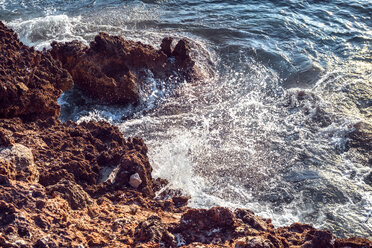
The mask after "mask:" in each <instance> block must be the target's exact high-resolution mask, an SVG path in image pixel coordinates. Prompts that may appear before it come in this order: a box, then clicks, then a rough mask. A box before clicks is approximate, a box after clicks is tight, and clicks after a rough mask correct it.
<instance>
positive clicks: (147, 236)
mask: <svg viewBox="0 0 372 248" xmlns="http://www.w3.org/2000/svg"><path fill="white" fill-rule="evenodd" d="M135 237H136V240H137V242H140V243H148V242H150V243H152V244H158V243H160V242H164V243H165V244H166V247H174V246H175V243H176V241H175V237H174V236H173V235H172V234H171V233H169V232H168V230H167V225H166V224H164V223H163V222H162V220H161V218H159V217H158V216H156V215H153V216H151V217H149V218H148V219H147V220H145V221H143V222H141V223H140V224H139V225H138V226H137V227H136V230H135Z"/></svg>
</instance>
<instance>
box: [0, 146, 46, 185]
mask: <svg viewBox="0 0 372 248" xmlns="http://www.w3.org/2000/svg"><path fill="white" fill-rule="evenodd" d="M0 160H4V162H2V164H6V163H9V164H10V165H13V166H14V167H15V168H14V170H15V173H16V178H17V179H18V180H30V181H31V182H37V181H38V180H39V171H38V169H37V166H36V165H35V162H34V156H33V154H32V151H31V149H29V148H28V147H26V146H24V145H21V144H14V145H12V146H8V147H1V146H0ZM10 170H11V169H10Z"/></svg>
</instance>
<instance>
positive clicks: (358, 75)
mask: <svg viewBox="0 0 372 248" xmlns="http://www.w3.org/2000/svg"><path fill="white" fill-rule="evenodd" d="M371 13H372V2H371V1H355V0H352V1H336V0H334V1H332V0H328V1H315V0H314V1H268V0H267V1H212V0H208V1H207V0H205V1H181V0H178V1H175V0H173V1H172V0H169V1H166V0H159V1H71V0H70V1H46V0H45V1H15V0H10V1H8V0H7V1H5V0H0V19H1V20H3V21H5V22H6V24H7V25H9V26H10V27H12V28H13V29H14V30H15V31H16V32H17V33H18V34H19V36H20V39H21V40H22V41H23V42H24V43H26V44H28V45H31V46H35V47H36V48H37V49H42V48H48V47H49V44H50V42H51V41H52V40H57V41H69V40H73V39H77V40H80V41H82V42H86V43H88V42H89V41H91V40H92V39H93V37H94V36H95V35H96V34H97V33H98V32H100V31H105V32H108V33H110V34H115V35H122V36H123V37H124V38H126V39H132V40H136V41H142V42H145V43H148V44H151V45H154V46H159V44H160V43H159V42H160V41H161V39H162V38H163V37H165V36H173V37H176V38H181V37H187V38H188V39H189V40H190V41H191V43H192V47H193V49H194V52H193V56H194V57H195V58H196V60H197V64H198V66H199V68H200V69H201V71H202V72H203V74H204V79H203V80H201V81H200V82H196V83H192V84H190V83H181V84H180V83H179V82H177V84H176V83H174V85H172V82H168V81H167V82H161V81H157V80H153V79H151V78H149V80H148V82H146V83H145V84H144V85H143V87H144V89H143V92H144V93H143V99H142V100H143V101H142V104H141V105H140V106H104V105H99V104H97V103H95V102H94V101H92V100H90V99H87V98H86V97H84V96H82V95H81V93H80V92H78V91H73V92H68V93H66V94H64V95H63V97H62V98H61V99H60V104H61V105H62V116H61V119H62V120H67V119H72V120H75V121H78V122H80V121H83V120H92V119H93V120H97V119H105V120H107V121H110V122H111V123H113V124H115V125H118V126H119V128H120V129H121V130H122V132H123V133H124V135H125V136H132V135H137V136H140V137H143V138H144V139H145V141H146V143H147V144H148V145H149V148H150V152H149V156H150V159H151V162H152V165H153V167H154V176H155V177H156V176H159V177H163V178H166V179H168V180H169V181H170V186H169V187H172V188H181V189H183V192H184V194H188V195H190V196H191V197H192V198H191V206H193V207H211V206H214V205H223V206H227V207H231V208H236V207H246V208H250V209H252V210H254V211H255V212H256V213H257V214H259V215H262V216H264V217H270V218H273V222H274V224H275V225H276V226H281V225H289V224H291V223H292V222H295V221H301V222H306V223H310V224H312V225H314V226H316V227H319V228H325V229H329V230H331V231H332V232H334V233H336V234H337V235H339V236H342V237H345V236H354V235H356V236H359V237H367V238H372V185H371V182H370V181H368V180H367V179H366V177H367V175H368V173H371V167H372V165H371V162H370V161H371V160H368V159H369V156H371V154H370V153H369V154H368V153H366V152H361V151H356V150H348V149H347V148H346V142H347V134H348V133H350V132H351V131H352V130H353V125H354V124H355V123H357V122H359V121H364V122H369V123H372V52H371V51H372V49H371V40H372V19H371V18H372V15H371ZM122 116H127V118H126V120H125V121H124V120H122V119H121V117H122Z"/></svg>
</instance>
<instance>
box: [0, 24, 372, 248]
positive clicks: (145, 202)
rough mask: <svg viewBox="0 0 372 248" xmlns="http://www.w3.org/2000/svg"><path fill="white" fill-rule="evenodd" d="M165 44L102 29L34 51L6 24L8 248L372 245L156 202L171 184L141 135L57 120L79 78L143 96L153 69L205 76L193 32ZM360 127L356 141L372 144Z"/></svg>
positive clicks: (0, 87) (112, 95) (3, 172)
mask: <svg viewBox="0 0 372 248" xmlns="http://www.w3.org/2000/svg"><path fill="white" fill-rule="evenodd" d="M160 47H161V48H160V50H156V49H155V48H153V47H151V46H149V45H144V44H142V43H140V42H137V43H135V42H132V41H126V40H124V39H123V38H121V37H117V36H110V35H108V34H105V33H100V34H98V35H97V36H96V38H95V40H94V41H93V42H92V43H91V44H90V45H89V46H86V45H84V44H82V43H80V42H77V41H73V42H69V43H63V44H62V43H53V44H52V49H51V50H48V51H47V50H44V51H35V50H34V49H33V48H31V47H27V46H25V45H24V44H22V43H21V42H20V41H19V40H18V37H17V35H16V34H15V33H14V32H13V31H12V30H11V29H8V28H7V27H6V26H5V25H4V24H3V23H1V22H0V51H1V53H0V247H4V248H8V247H9V248H28V247H33V248H46V247H50V248H52V247H74V248H75V247H76V248H84V247H85V248H88V247H91V248H93V247H252V248H253V247H255V248H260V247H262V248H266V247H267V248H271V247H335V248H336V247H372V241H370V240H367V239H363V238H356V237H353V238H348V239H343V238H337V237H335V236H334V235H333V234H332V233H331V232H329V231H326V230H317V229H315V228H313V227H312V226H310V225H307V224H301V223H294V224H292V225H290V226H289V227H280V228H275V227H274V226H273V225H272V223H271V220H270V219H265V218H262V217H259V216H257V215H255V214H254V213H253V212H252V211H250V210H247V209H236V210H235V211H231V210H229V209H227V208H223V207H214V208H211V209H192V208H190V207H188V206H187V201H188V198H187V197H183V196H178V195H176V196H173V197H171V198H170V199H168V200H155V199H154V195H155V192H156V191H157V190H159V189H160V188H161V187H162V186H163V185H165V184H166V181H165V180H161V179H154V178H152V175H151V172H152V167H151V164H150V163H149V159H148V157H147V150H148V149H147V146H146V144H145V143H144V141H143V140H142V139H141V138H137V137H134V138H129V137H127V138H124V137H123V135H122V134H121V133H120V131H119V130H118V128H117V127H115V126H112V125H110V124H108V123H105V122H83V123H81V124H77V123H74V122H71V121H68V122H65V123H62V122H61V121H60V120H59V119H58V118H59V115H60V106H59V105H58V103H57V99H58V98H59V97H60V95H61V94H62V92H63V91H66V90H68V89H71V88H72V87H74V85H75V87H78V88H80V89H81V90H82V91H83V92H84V93H86V94H87V95H88V96H91V97H94V98H97V99H98V100H99V101H102V102H105V103H108V104H112V103H115V104H127V103H131V104H136V103H138V102H139V100H140V96H139V92H140V85H141V80H143V79H142V78H143V77H144V74H146V73H149V72H151V73H152V74H153V75H154V77H158V78H167V77H170V76H171V75H172V73H173V72H174V71H177V72H178V73H179V75H181V76H182V77H184V78H185V79H186V80H190V81H191V80H195V79H197V78H198V77H199V73H198V70H197V68H196V67H195V63H194V62H193V60H192V58H191V57H190V52H189V51H190V48H189V44H188V41H187V40H180V41H179V42H178V43H177V45H176V46H175V47H174V48H173V47H172V39H171V38H165V39H164V40H163V42H162V44H161V46H160ZM361 130H362V129H361V128H358V129H357V131H356V132H354V133H353V134H352V135H354V136H355V137H354V136H352V137H351V138H354V139H353V140H354V141H355V142H354V143H352V145H354V146H358V145H357V142H358V141H359V142H361V143H363V144H365V140H366V139H367V142H370V141H372V139H371V136H370V135H369V136H368V135H365V133H366V132H361ZM367 130H370V129H368V128H367ZM369 134H370V133H369ZM371 143H372V142H371ZM371 143H369V144H371ZM367 144H368V143H367Z"/></svg>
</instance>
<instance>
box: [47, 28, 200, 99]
mask: <svg viewBox="0 0 372 248" xmlns="http://www.w3.org/2000/svg"><path fill="white" fill-rule="evenodd" d="M190 50H191V49H190V46H189V44H188V41H187V40H184V39H182V40H180V41H179V42H178V43H177V45H176V46H175V48H174V50H173V48H172V39H171V38H165V39H164V40H163V42H162V44H161V49H160V50H156V49H155V48H153V47H152V46H150V45H145V44H142V43H141V42H133V41H128V40H124V39H123V38H122V37H119V36H110V35H108V34H106V33H100V34H99V35H97V36H96V37H95V39H94V41H92V42H91V43H90V46H85V45H84V44H82V43H81V42H78V41H72V42H67V43H56V42H55V43H52V50H51V54H52V55H53V57H54V58H55V59H57V60H59V61H61V62H62V64H63V66H64V68H66V69H67V70H68V71H69V72H70V73H71V75H72V77H73V79H74V81H75V84H76V86H77V87H79V88H80V89H82V91H83V92H85V93H87V94H88V95H89V96H91V97H94V98H95V99H99V100H100V101H103V102H106V103H115V104H128V103H132V104H135V103H138V102H139V100H140V89H141V84H142V83H143V80H144V79H145V78H146V74H149V72H150V73H151V74H152V75H153V77H154V78H160V79H163V80H165V79H167V78H169V77H170V76H172V75H174V74H175V73H177V75H178V76H179V77H182V78H185V79H186V80H193V79H196V78H197V73H196V68H195V62H194V61H193V60H192V59H191V57H190V55H189V54H190ZM173 60H174V61H175V62H174V61H173Z"/></svg>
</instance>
